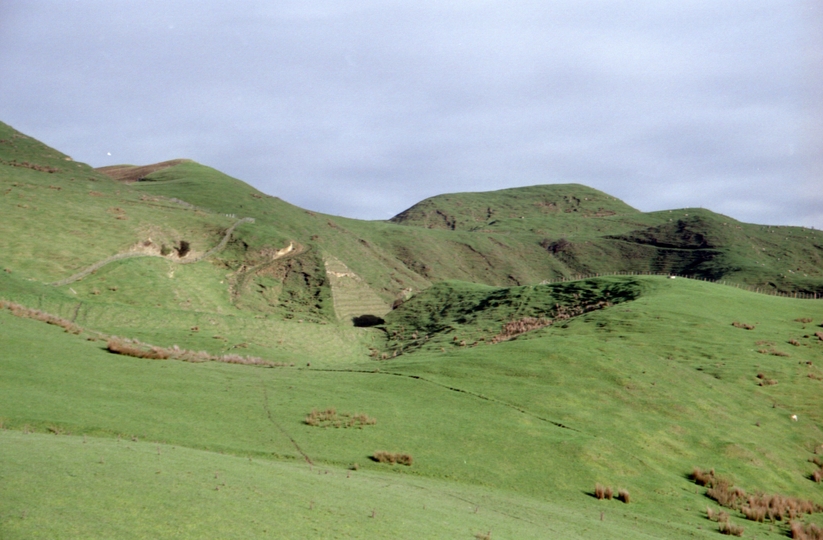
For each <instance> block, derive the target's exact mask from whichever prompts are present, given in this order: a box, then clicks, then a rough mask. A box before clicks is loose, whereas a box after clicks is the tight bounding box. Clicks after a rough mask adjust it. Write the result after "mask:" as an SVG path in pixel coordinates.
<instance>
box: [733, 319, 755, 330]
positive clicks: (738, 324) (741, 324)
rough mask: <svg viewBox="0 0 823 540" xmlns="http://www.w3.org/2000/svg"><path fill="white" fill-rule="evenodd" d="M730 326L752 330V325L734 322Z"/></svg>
mask: <svg viewBox="0 0 823 540" xmlns="http://www.w3.org/2000/svg"><path fill="white" fill-rule="evenodd" d="M732 326H734V327H735V328H742V329H743V330H754V325H753V324H746V323H742V322H739V321H734V322H733V323H732Z"/></svg>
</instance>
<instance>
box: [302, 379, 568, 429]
mask: <svg viewBox="0 0 823 540" xmlns="http://www.w3.org/2000/svg"><path fill="white" fill-rule="evenodd" d="M313 371H330V372H342V373H364V374H375V375H392V376H394V377H406V378H408V379H414V380H417V381H423V382H426V383H429V384H434V385H436V386H439V387H441V388H445V389H446V390H451V391H452V392H458V393H461V394H467V395H469V396H472V397H474V398H477V399H482V400H484V401H489V402H491V403H497V404H498V405H502V406H503V407H508V408H510V409H514V410H515V411H517V412H519V413H521V414H525V415H526V416H531V417H532V418H535V419H537V420H540V421H541V422H546V423H548V424H552V425H554V426H556V427H559V428H562V429H568V430H570V431H576V432H577V433H582V431H580V430H579V429H575V428H573V427H569V426H567V425H565V424H561V423H560V422H555V421H554V420H549V419H548V418H543V417H542V416H539V415H537V414H535V413H533V412H531V411H528V410H526V409H524V408H522V407H518V406H517V405H514V404H513V403H508V402H506V401H501V400H499V399H495V398H491V397H488V396H484V395H483V394H478V393H476V392H472V391H471V390H464V389H462V388H457V387H454V386H449V385H448V384H443V383H439V382H437V381H433V380H431V379H426V378H425V377H421V376H420V375H410V374H408V373H397V372H393V371H364V370H360V369H314V370H313Z"/></svg>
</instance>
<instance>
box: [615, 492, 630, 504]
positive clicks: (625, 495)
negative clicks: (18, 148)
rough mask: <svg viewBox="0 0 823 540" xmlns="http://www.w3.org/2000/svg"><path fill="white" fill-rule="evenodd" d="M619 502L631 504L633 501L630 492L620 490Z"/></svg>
mask: <svg viewBox="0 0 823 540" xmlns="http://www.w3.org/2000/svg"><path fill="white" fill-rule="evenodd" d="M617 500H618V501H620V502H622V503H625V504H629V503H630V502H631V500H632V497H631V495H630V494H629V491H628V490H626V489H619V490H617Z"/></svg>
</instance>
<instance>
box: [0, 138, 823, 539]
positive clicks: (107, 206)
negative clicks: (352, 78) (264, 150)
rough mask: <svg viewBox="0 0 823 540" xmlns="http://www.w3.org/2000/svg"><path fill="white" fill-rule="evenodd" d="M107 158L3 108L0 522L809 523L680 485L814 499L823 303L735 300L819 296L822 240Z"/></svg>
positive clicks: (186, 529) (27, 527)
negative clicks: (324, 207) (54, 141)
mask: <svg viewBox="0 0 823 540" xmlns="http://www.w3.org/2000/svg"><path fill="white" fill-rule="evenodd" d="M108 172H109V173H111V174H113V175H114V176H116V177H117V179H115V178H113V177H109V176H106V174H105V173H106V170H94V169H92V168H91V167H89V166H88V165H85V164H81V163H76V162H74V161H72V160H71V159H70V158H68V156H65V155H64V154H61V153H60V152H58V151H56V150H53V149H50V148H48V147H46V146H44V145H42V144H40V143H39V142H37V141H35V140H34V139H31V138H29V137H27V136H25V135H23V134H20V133H18V132H16V131H14V130H13V129H12V128H11V127H9V126H6V125H5V124H2V123H0V215H2V218H1V219H2V224H3V229H4V234H3V235H0V538H3V539H6V538H10V539H17V538H21V539H22V538H50V539H51V538H107V539H108V538H165V537H174V538H257V537H260V538H467V539H472V538H474V539H492V538H493V539H501V538H547V537H549V538H572V539H573V538H581V539H583V538H586V539H588V538H605V537H609V538H627V539H631V538H695V537H697V538H716V537H717V535H718V534H719V531H720V529H721V528H723V527H724V526H725V527H726V530H728V531H732V530H734V528H733V527H732V525H734V526H735V527H737V526H741V527H743V528H744V529H745V531H744V533H743V535H744V537H750V538H775V539H776V538H785V537H787V536H788V535H789V534H790V532H789V531H790V525H789V521H790V520H793V521H794V522H795V523H801V522H802V523H804V524H817V525H819V526H823V513H821V512H816V513H813V514H811V515H807V514H804V513H798V512H794V514H793V515H792V516H788V515H786V516H780V517H774V518H773V519H766V520H764V521H763V522H756V521H751V520H746V519H744V514H743V512H744V511H745V510H746V508H747V507H744V506H741V505H740V504H738V505H737V506H736V507H733V508H729V507H725V508H722V510H723V511H724V512H726V513H728V514H729V516H730V517H729V520H730V522H731V525H728V524H727V525H724V524H723V523H724V522H723V520H721V521H720V523H718V521H717V518H716V516H717V514H718V512H719V511H720V510H721V507H720V506H719V504H718V502H717V501H718V500H719V497H717V496H715V497H714V498H712V497H710V496H709V495H711V493H710V492H709V491H707V486H702V485H697V483H695V481H694V478H692V477H691V475H692V472H693V469H694V468H695V467H699V468H701V469H703V470H710V469H714V471H715V472H716V474H717V476H718V477H722V478H724V479H726V481H727V484H724V485H727V486H731V485H733V486H736V487H737V488H740V489H744V490H746V493H747V494H749V495H754V494H758V493H762V494H769V495H771V494H779V495H781V496H784V497H794V498H798V499H802V500H810V501H813V503H814V504H817V505H823V483H820V482H818V481H816V478H818V477H819V476H820V475H823V472H821V471H823V302H821V301H820V300H807V299H803V300H801V299H795V298H789V297H779V296H770V295H766V294H757V293H755V292H750V291H749V290H747V288H749V287H750V288H752V289H754V290H761V291H766V292H775V291H780V292H782V293H784V294H792V295H794V294H797V293H799V294H800V295H801V296H811V297H814V296H815V295H817V296H818V297H819V296H821V294H823V281H822V280H823V258H821V257H823V247H821V246H823V233H821V232H820V231H812V230H807V229H803V228H792V227H770V226H764V225H750V224H742V223H739V222H736V221H734V220H732V219H731V218H727V217H725V216H721V215H718V214H714V213H712V212H710V211H708V210H702V209H682V210H674V211H666V212H655V213H641V212H638V211H636V210H634V209H633V208H631V207H629V206H628V205H626V204H624V203H622V202H621V201H617V200H616V199H614V198H613V197H610V196H609V195H607V194H604V193H601V192H598V191H596V190H591V189H589V188H586V187H585V186H579V185H565V186H535V187H532V188H520V189H514V190H502V191H500V192H493V193H488V194H453V195H446V196H441V197H434V198H432V199H428V200H427V201H423V202H422V203H420V204H419V205H416V206H414V207H412V208H411V209H409V210H408V211H407V212H404V213H402V214H400V215H398V216H397V217H396V218H394V219H393V220H391V221H390V222H389V221H382V222H364V221H358V220H352V219H347V218H342V217H336V216H327V215H323V214H318V213H315V212H311V211H308V210H303V209H300V208H297V207H295V206H293V205H290V204H288V203H286V202H284V201H282V200H280V199H277V198H276V197H271V196H268V195H266V194H263V193H260V192H259V191H257V190H255V189H254V188H252V187H251V186H248V185H247V184H244V183H243V182H241V181H239V180H236V179H233V178H230V177H228V176H226V175H224V174H222V173H220V172H219V171H215V170H214V169H210V168H208V167H204V166H202V165H199V164H197V163H194V162H190V161H185V160H183V161H175V162H171V163H165V164H159V165H156V166H148V167H132V166H127V165H124V166H119V167H115V168H110V169H109V170H108ZM115 173H116V174H115ZM242 218H253V221H252V219H249V220H247V221H242V222H240V220H241V219H242ZM238 223H239V225H238V226H237V228H236V229H232V227H233V226H234V225H236V224H238ZM224 240H225V242H223V241H224ZM216 248H219V249H216ZM287 248H289V249H288V250H287ZM212 250H214V251H212ZM284 250H287V251H284ZM206 253H209V254H210V255H209V257H206V258H204V259H202V260H200V259H199V258H200V257H201V256H203V255H204V254H206ZM123 254H125V255H129V258H122V259H117V260H112V262H110V263H108V264H105V265H103V266H100V267H99V268H97V269H96V270H95V271H93V272H91V273H90V274H89V275H87V276H83V277H82V278H81V279H78V280H76V281H72V282H70V283H69V282H65V283H64V284H62V285H54V283H60V282H61V280H64V279H65V278H68V277H70V276H72V275H74V274H76V273H77V272H79V271H81V270H83V269H84V268H88V267H89V266H91V265H93V264H95V263H98V262H100V261H105V260H107V259H109V258H111V257H114V256H121V255H123ZM132 254H134V255H141V256H139V257H137V256H135V257H131V255H132ZM193 259H197V260H198V262H191V261H192V260H193ZM621 272H622V273H634V274H639V273H658V272H659V273H668V272H672V273H685V274H688V275H694V276H697V277H699V278H701V279H711V280H715V279H722V280H724V281H725V282H730V283H733V284H737V285H742V286H743V287H742V288H737V287H734V286H726V285H721V284H715V283H710V282H708V281H701V280H691V279H681V278H677V279H670V278H668V277H666V276H652V275H616V276H615V275H613V276H602V274H614V273H621ZM584 274H601V276H599V277H594V278H590V279H572V277H573V276H577V275H584ZM558 279H561V281H558ZM393 303H394V304H395V309H392V310H390V311H389V306H391V305H392V304H393ZM20 306H23V307H20ZM24 308H25V309H24ZM363 315H373V316H380V317H382V318H383V319H384V323H382V324H377V325H376V326H372V327H358V326H353V325H352V320H353V319H355V318H357V317H358V316H363ZM376 318H377V317H374V319H376ZM49 322H50V323H51V324H49ZM377 322H379V321H378V320H372V321H371V323H377ZM110 340H111V342H110ZM127 340H128V341H127ZM112 343H113V344H116V346H115V345H112ZM152 347H154V348H152ZM112 351H115V352H112ZM129 351H131V353H132V354H137V353H135V352H134V351H138V353H140V354H142V355H143V356H144V357H140V358H138V357H133V356H129V355H127V354H118V352H129ZM140 351H142V353H141V352H140ZM158 351H161V352H162V351H172V352H173V353H174V355H172V357H177V358H187V359H189V360H190V361H182V360H172V359H165V360H160V359H151V358H148V357H145V356H149V357H150V356H152V355H154V356H155V357H163V355H160V354H159V353H158ZM199 351H203V352H204V354H199ZM140 354H138V356H140ZM166 357H168V355H166ZM205 358H211V359H212V360H214V361H204V359H205ZM249 358H259V359H260V361H259V362H257V364H258V365H244V364H243V363H242V362H246V363H248V364H251V363H254V362H251V361H250V360H249ZM198 359H199V360H198ZM217 360H219V361H217ZM229 362H235V363H229ZM317 418H323V419H324V420H323V421H322V422H317V421H315V419H317ZM381 456H382V457H385V458H386V459H388V458H389V457H391V458H392V459H394V461H395V463H394V464H390V463H386V462H383V461H385V460H383V461H381V459H382V458H381ZM707 474H708V473H707ZM816 475H818V476H816ZM598 484H599V485H601V486H603V487H602V488H596V486H597V485H598ZM606 488H609V489H610V490H611V491H612V493H614V494H615V495H616V494H618V493H620V492H622V493H623V494H622V495H621V498H622V499H623V501H627V502H621V501H618V500H617V498H614V497H612V498H603V499H600V498H598V494H601V493H605V489H606ZM741 500H743V498H742V497H741ZM775 500H776V499H775ZM746 504H748V503H746ZM732 506H734V505H732ZM812 506H813V505H812ZM713 517H714V519H711V518H713Z"/></svg>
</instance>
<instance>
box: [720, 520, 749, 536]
mask: <svg viewBox="0 0 823 540" xmlns="http://www.w3.org/2000/svg"><path fill="white" fill-rule="evenodd" d="M717 530H718V531H720V532H721V533H722V534H728V535H730V536H743V531H744V529H743V527H741V526H739V525H735V524H734V523H732V522H730V521H721V522H719V523H718V525H717Z"/></svg>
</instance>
